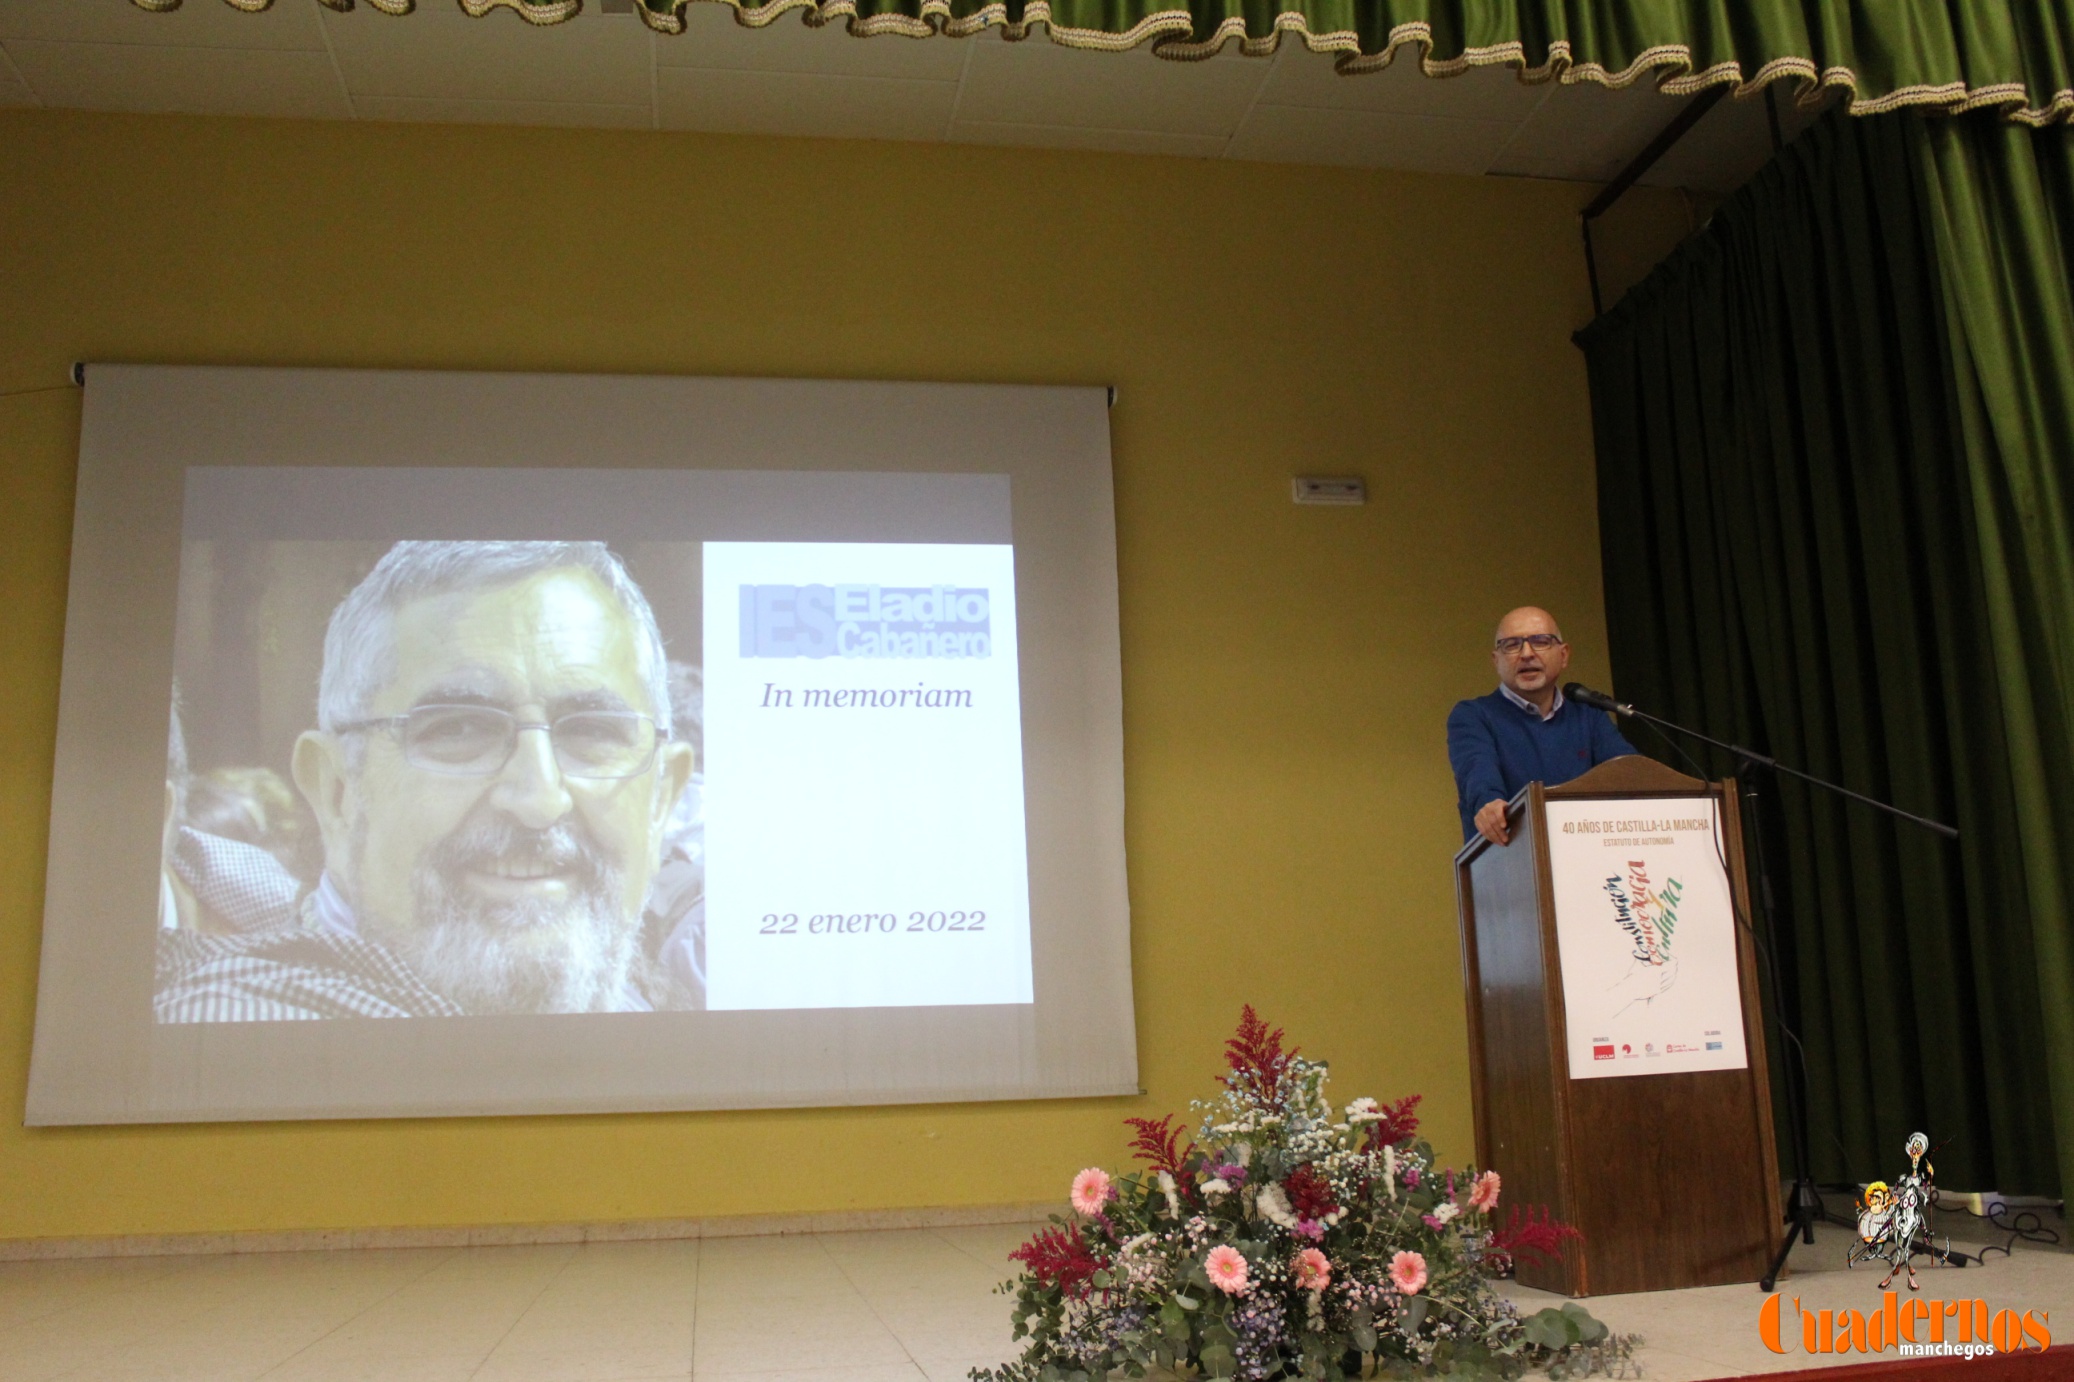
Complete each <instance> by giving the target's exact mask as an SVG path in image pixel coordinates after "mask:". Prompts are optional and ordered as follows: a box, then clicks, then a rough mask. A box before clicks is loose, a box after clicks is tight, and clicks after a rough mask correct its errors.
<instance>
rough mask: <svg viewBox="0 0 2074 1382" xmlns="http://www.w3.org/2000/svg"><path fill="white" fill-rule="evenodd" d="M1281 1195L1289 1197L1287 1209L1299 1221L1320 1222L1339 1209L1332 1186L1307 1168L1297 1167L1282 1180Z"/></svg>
mask: <svg viewBox="0 0 2074 1382" xmlns="http://www.w3.org/2000/svg"><path fill="white" fill-rule="evenodd" d="M1282 1193H1283V1194H1284V1195H1287V1196H1288V1197H1289V1207H1290V1208H1291V1209H1292V1210H1294V1211H1296V1217H1297V1218H1299V1219H1316V1220H1321V1221H1322V1220H1323V1219H1324V1218H1325V1216H1326V1215H1328V1214H1331V1213H1334V1212H1336V1211H1337V1210H1338V1209H1339V1201H1338V1200H1335V1199H1334V1198H1333V1197H1332V1186H1331V1185H1329V1184H1328V1183H1327V1182H1326V1180H1325V1178H1324V1177H1323V1176H1320V1175H1319V1174H1318V1173H1317V1172H1316V1171H1313V1170H1312V1169H1311V1168H1310V1167H1308V1166H1299V1167H1297V1168H1296V1169H1295V1170H1294V1171H1291V1172H1290V1173H1289V1174H1288V1175H1286V1176H1284V1177H1283V1178H1282Z"/></svg>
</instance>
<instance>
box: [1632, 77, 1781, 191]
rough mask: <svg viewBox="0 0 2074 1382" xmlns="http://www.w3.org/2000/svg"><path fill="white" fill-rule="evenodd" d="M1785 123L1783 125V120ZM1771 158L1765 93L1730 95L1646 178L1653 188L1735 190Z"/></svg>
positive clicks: (1659, 161)
mask: <svg viewBox="0 0 2074 1382" xmlns="http://www.w3.org/2000/svg"><path fill="white" fill-rule="evenodd" d="M1780 124H1781V126H1782V127H1783V126H1784V124H1785V122H1784V120H1783V119H1782V120H1781V121H1780ZM1640 151H1641V150H1640V149H1639V148H1638V149H1637V150H1636V152H1637V153H1639V152H1640ZM1771 156H1772V132H1771V121H1770V120H1769V119H1767V118H1766V116H1765V113H1764V97H1763V96H1758V97H1757V98H1756V99H1755V100H1742V101H1738V100H1736V99H1735V98H1734V97H1732V96H1728V97H1723V98H1722V99H1721V100H1720V101H1718V102H1716V103H1715V105H1714V108H1713V109H1712V110H1709V111H1708V112H1707V113H1706V114H1705V115H1703V116H1701V117H1700V121H1699V123H1698V124H1696V125H1694V126H1693V127H1692V128H1691V129H1689V130H1687V131H1686V132H1685V133H1684V134H1683V135H1682V136H1680V138H1679V140H1678V142H1677V143H1676V144H1673V145H1672V146H1671V147H1670V148H1669V149H1667V150H1665V151H1664V155H1663V157H1661V158H1659V159H1658V160H1657V161H1656V162H1655V164H1653V165H1652V166H1651V167H1650V169H1649V171H1648V172H1646V173H1644V174H1643V175H1642V178H1641V180H1642V181H1643V182H1645V183H1648V184H1649V185H1651V186H1653V187H1696V188H1699V189H1700V190H1702V191H1706V192H1732V191H1734V190H1735V189H1736V188H1738V187H1740V186H1742V185H1743V184H1744V183H1745V182H1747V181H1749V180H1750V176H1751V174H1753V173H1755V172H1756V171H1757V170H1758V169H1759V168H1762V167H1763V166H1764V165H1765V161H1766V160H1767V159H1769V158H1770V157H1771Z"/></svg>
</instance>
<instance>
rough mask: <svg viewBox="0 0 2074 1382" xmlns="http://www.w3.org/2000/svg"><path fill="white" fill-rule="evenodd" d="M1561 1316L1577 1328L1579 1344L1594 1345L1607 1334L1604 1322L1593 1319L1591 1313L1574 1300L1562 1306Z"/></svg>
mask: <svg viewBox="0 0 2074 1382" xmlns="http://www.w3.org/2000/svg"><path fill="white" fill-rule="evenodd" d="M1563 1314H1564V1315H1565V1316H1566V1317H1567V1318H1568V1319H1569V1320H1570V1322H1571V1323H1572V1324H1574V1325H1576V1326H1577V1338H1578V1342H1580V1343H1586V1344H1595V1343H1597V1342H1599V1340H1601V1339H1603V1338H1605V1337H1606V1335H1607V1333H1608V1332H1609V1331H1608V1330H1607V1328H1606V1326H1605V1324H1604V1322H1602V1321H1600V1320H1598V1319H1595V1318H1593V1316H1592V1313H1591V1311H1589V1310H1587V1309H1585V1308H1584V1307H1583V1306H1581V1305H1579V1304H1578V1303H1577V1302H1576V1301H1574V1300H1573V1301H1570V1302H1568V1303H1567V1304H1565V1305H1564V1306H1563Z"/></svg>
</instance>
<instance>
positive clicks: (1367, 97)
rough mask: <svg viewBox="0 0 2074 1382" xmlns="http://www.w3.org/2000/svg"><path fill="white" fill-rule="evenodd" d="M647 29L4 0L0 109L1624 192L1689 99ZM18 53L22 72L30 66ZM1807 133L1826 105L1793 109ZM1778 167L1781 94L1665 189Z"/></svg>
mask: <svg viewBox="0 0 2074 1382" xmlns="http://www.w3.org/2000/svg"><path fill="white" fill-rule="evenodd" d="M687 21H688V23H689V26H690V31H689V32H688V33H686V34H683V35H680V36H657V35H653V34H651V33H650V32H649V31H648V29H647V28H646V27H645V26H644V25H642V24H641V22H640V21H639V19H637V18H636V17H635V16H633V15H631V14H625V15H618V14H613V15H608V14H605V13H604V12H603V11H602V8H601V7H600V6H599V5H598V4H596V3H591V4H586V6H585V7H584V10H583V12H582V13H580V14H579V15H578V16H577V17H576V18H575V19H573V20H571V21H570V22H568V23H565V24H559V25H552V26H547V27H535V26H533V25H530V24H527V23H526V22H525V21H524V20H523V19H522V18H521V17H520V16H518V15H517V14H514V13H512V12H511V11H509V10H505V9H498V10H495V11H493V12H492V13H491V14H489V15H488V16H486V17H485V18H482V19H470V18H468V17H467V16H466V15H465V14H463V13H462V12H461V10H460V8H459V6H458V5H457V4H456V3H455V2H454V0H419V4H418V8H417V10H416V12H415V13H412V14H410V15H407V16H401V17H398V16H391V15H385V14H382V13H380V12H379V11H377V10H375V9H374V8H373V7H372V6H371V5H365V4H363V5H360V6H358V7H357V8H356V9H354V10H353V11H351V12H349V13H346V14H339V13H337V12H335V11H330V10H326V9H322V8H320V7H319V6H318V4H317V3H316V0H274V3H273V5H272V7H271V8H270V9H268V10H266V11H265V12H263V13H260V14H245V13H241V12H239V11H237V10H235V9H233V8H232V7H231V6H229V5H226V4H224V3H222V0H187V3H186V4H184V5H182V6H181V8H180V9H178V10H176V11H173V12H171V13H165V14H153V13H149V12H147V11H144V10H140V9H138V8H137V7H136V6H135V5H134V4H132V3H130V0H0V105H5V106H21V105H34V104H41V105H49V106H59V107H83V108H99V109H115V110H140V111H151V110H191V111H202V112H211V113H221V114H235V115H262V116H305V117H309V116H314V117H322V118H353V117H354V116H355V115H357V116H359V117H360V118H364V119H377V120H400V121H429V122H461V123H499V124H529V125H569V126H594V127H595V126H604V127H627V128H638V127H642V126H653V125H660V126H663V127H666V128H671V129H699V130H721V131H729V132H739V133H763V134H794V135H815V136H824V137H835V138H842V137H849V138H873V139H914V140H944V139H952V140H956V141H959V142H967V143H986V144H1008V145H1018V146H1042V147H1051V148H1070V149H1104V150H1115V151H1121V152H1131V153H1152V154H1170V155H1177V156H1183V157H1195V158H1215V157H1225V158H1241V159H1261V160H1269V161H1276V162H1302V163H1322V164H1341V165H1350V166H1355V167H1379V168H1402V169H1414V170H1423V171H1432V172H1447V173H1462V174H1476V173H1484V172H1490V173H1498V174H1505V175H1513V176H1525V177H1541V178H1562V179H1568V180H1576V181H1587V182H1603V181H1606V180H1608V179H1610V178H1612V177H1613V176H1614V175H1615V174H1616V173H1618V172H1619V171H1620V169H1622V168H1623V167H1624V166H1626V164H1627V163H1628V161H1629V160H1630V159H1631V158H1633V156H1634V155H1635V153H1636V152H1637V151H1638V150H1639V149H1641V148H1642V147H1643V146H1644V145H1646V144H1647V143H1649V141H1650V140H1651V139H1652V138H1654V137H1655V136H1656V134H1657V133H1658V132H1659V131H1661V130H1662V129H1663V128H1664V127H1665V126H1666V125H1667V124H1668V123H1669V122H1670V121H1671V120H1672V119H1674V118H1675V116H1676V115H1677V112H1678V110H1679V109H1680V108H1681V104H1682V102H1683V100H1684V99H1686V98H1673V97H1667V96H1664V95H1662V94H1661V93H1659V92H1657V91H1656V90H1655V88H1654V86H1653V84H1652V83H1651V82H1649V81H1647V80H1644V81H1642V82H1638V83H1636V84H1635V85H1633V86H1631V87H1629V88H1626V89H1624V90H1621V91H1607V90H1606V89H1604V88H1603V87H1599V86H1596V85H1591V84H1579V85H1576V86H1561V85H1558V84H1554V83H1544V84H1540V85H1535V86H1528V85H1523V84H1522V83H1521V82H1520V81H1519V80H1518V78H1517V76H1516V75H1515V74H1514V73H1513V71H1512V70H1511V69H1510V68H1506V67H1493V68H1482V69H1477V70H1475V71H1472V72H1469V73H1467V74H1465V75H1463V76H1461V77H1451V78H1431V77H1427V76H1425V75H1424V74H1423V73H1421V72H1420V71H1419V70H1418V63H1417V59H1416V57H1415V55H1414V54H1413V53H1412V52H1411V51H1410V50H1406V51H1404V52H1403V53H1401V54H1400V56H1399V58H1398V60H1397V61H1396V62H1394V63H1392V64H1391V66H1390V67H1388V68H1386V69H1384V70H1383V71H1381V72H1379V73H1369V74H1364V75H1362V76H1358V77H1342V76H1340V75H1338V73H1337V71H1336V69H1335V66H1334V62H1335V57H1334V55H1333V54H1329V53H1312V52H1310V51H1309V50H1307V49H1306V48H1304V46H1303V44H1302V42H1301V41H1300V40H1298V39H1295V38H1293V37H1289V38H1285V39H1284V41H1283V43H1282V45H1281V46H1280V48H1279V50H1278V51H1277V52H1276V54H1275V55H1274V56H1273V57H1272V58H1247V57H1243V56H1241V55H1239V54H1237V53H1236V52H1232V51H1229V50H1228V51H1227V52H1226V53H1224V54H1222V55H1220V56H1219V57H1216V58H1214V59H1211V60H1209V61H1207V62H1194V63H1190V62H1169V61H1166V60H1163V59H1160V58H1157V57H1155V56H1153V54H1152V53H1151V51H1150V50H1149V49H1147V48H1139V49H1136V50H1133V51H1131V52H1128V53H1093V52H1087V51H1084V50H1078V49H1069V48H1065V47H1061V46H1060V45H1058V44H1055V43H1052V42H1050V41H1049V40H1048V39H1047V38H1045V37H1043V36H1041V35H1040V36H1036V37H1032V38H1030V39H1028V40H1025V41H1022V42H1016V43H1010V42H1007V41H1005V40H1003V39H1002V38H1001V37H1000V36H999V34H998V31H993V32H989V33H988V34H986V35H983V36H981V37H979V38H976V39H971V40H952V39H944V38H940V37H939V38H928V39H909V38H902V37H898V36H895V35H882V36H879V37H875V38H869V39H860V38H855V37H852V36H851V35H850V34H849V33H848V32H847V31H846V30H845V29H844V28H843V27H842V26H841V25H840V24H835V25H828V26H824V27H821V28H811V27H809V26H807V25H806V24H804V23H802V22H800V21H799V19H798V18H797V17H795V16H786V17H784V18H781V19H779V20H778V21H776V22H775V23H774V24H772V25H770V26H768V27H766V28H763V29H750V28H747V27H745V26H742V25H740V24H738V23H736V22H735V20H734V17H733V11H732V10H731V9H730V8H728V7H727V6H725V5H719V4H696V5H693V6H691V7H690V9H689V10H688V12H687ZM10 59H11V62H10ZM1781 116H1782V124H1783V125H1784V127H1785V133H1786V134H1787V136H1788V137H1789V138H1790V137H1791V136H1792V134H1794V133H1795V132H1797V131H1798V130H1799V129H1800V128H1801V127H1802V126H1803V125H1804V124H1805V123H1806V122H1807V121H1808V120H1810V119H1812V118H1813V115H1812V114H1811V113H1809V112H1803V111H1800V110H1798V109H1796V108H1794V107H1793V106H1792V105H1791V103H1790V102H1788V103H1783V104H1782V107H1781ZM1770 149H1771V138H1770V127H1769V123H1768V122H1767V121H1766V119H1765V117H1764V112H1763V109H1762V102H1761V101H1755V100H1751V101H1741V102H1733V101H1730V102H1723V103H1721V104H1720V105H1717V106H1716V107H1715V108H1714V109H1713V110H1711V111H1710V112H1709V113H1708V114H1707V116H1706V118H1705V119H1703V120H1701V121H1700V122H1699V124H1698V125H1697V126H1696V127H1695V128H1694V129H1693V130H1692V131H1691V132H1690V133H1689V134H1688V135H1687V136H1686V138H1685V139H1684V140H1683V141H1682V142H1681V143H1680V144H1679V145H1678V146H1677V147H1675V148H1674V149H1673V150H1672V151H1671V152H1670V154H1669V155H1668V156H1667V157H1666V158H1665V159H1664V160H1662V162H1660V163H1659V164H1658V165H1657V167H1655V168H1654V169H1652V170H1651V171H1650V172H1649V173H1648V174H1646V175H1645V178H1644V181H1647V182H1650V183H1655V184H1659V185H1666V186H1689V187H1695V188H1699V189H1703V190H1706V191H1711V192H1717V193H1718V192H1725V191H1728V190H1731V189H1732V188H1734V187H1735V186H1737V185H1739V184H1740V183H1741V182H1743V181H1744V180H1745V179H1746V178H1747V177H1748V176H1749V174H1750V173H1751V172H1752V171H1754V170H1755V169H1756V168H1758V167H1760V166H1761V165H1762V164H1763V162H1764V160H1765V159H1766V158H1767V157H1768V156H1769V154H1770Z"/></svg>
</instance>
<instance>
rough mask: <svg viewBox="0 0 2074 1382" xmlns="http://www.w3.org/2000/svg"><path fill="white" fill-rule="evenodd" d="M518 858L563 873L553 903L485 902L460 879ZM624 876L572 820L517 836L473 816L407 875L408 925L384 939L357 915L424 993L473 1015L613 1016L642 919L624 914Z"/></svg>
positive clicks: (491, 818) (625, 994) (376, 924)
mask: <svg viewBox="0 0 2074 1382" xmlns="http://www.w3.org/2000/svg"><path fill="white" fill-rule="evenodd" d="M514 856H517V857H526V858H533V859H540V860H547V861H552V862H553V863H554V864H555V865H556V866H558V867H565V868H568V867H573V868H574V869H575V871H576V875H577V886H576V888H575V890H574V892H573V893H572V895H571V896H570V897H569V898H568V899H567V900H566V901H562V902H544V901H531V902H516V903H501V902H486V901H484V900H483V899H482V898H480V897H478V896H477V895H475V894H474V893H473V892H472V891H470V890H469V888H468V887H467V885H466V883H465V882H464V881H463V877H464V875H465V873H466V872H467V870H468V868H469V866H470V863H471V861H477V860H484V859H496V858H509V857H514ZM624 885H625V873H624V870H623V869H622V868H621V867H620V866H619V864H618V863H617V862H616V861H614V860H612V859H611V858H609V857H608V856H607V855H606V854H605V852H604V851H603V850H602V849H601V848H600V847H599V846H598V845H597V843H596V842H595V841H594V840H592V839H591V838H590V837H589V833H588V832H587V831H584V830H583V829H582V828H581V827H580V826H578V825H574V824H572V823H571V822H570V821H563V822H561V823H559V824H557V825H555V826H552V827H550V828H549V829H547V830H542V831H534V830H527V829H525V828H523V827H521V826H518V825H516V824H514V823H513V822H511V821H510V820H509V819H508V818H506V817H503V816H501V815H498V814H495V813H488V812H483V811H478V812H477V813H476V814H474V815H471V816H470V817H469V818H468V819H467V820H465V821H463V822H462V823H461V825H460V826H458V827H457V828H456V829H455V830H454V832H453V833H452V834H451V835H449V836H448V837H447V838H446V839H444V840H442V841H440V843H439V844H438V845H436V846H434V847H433V848H432V849H431V850H430V851H429V852H428V853H427V854H426V856H425V858H424V859H423V861H422V862H420V864H419V865H418V867H417V869H416V871H415V872H414V873H413V875H412V877H411V895H412V898H413V901H414V903H415V913H416V915H415V917H414V918H413V924H412V925H410V926H409V927H407V928H400V929H398V930H397V931H395V932H393V933H392V932H391V931H390V929H389V928H388V927H386V926H385V925H383V924H382V923H381V921H380V919H378V918H374V917H365V916H364V917H362V918H361V925H362V926H363V928H365V929H367V930H368V931H369V932H370V935H371V938H372V939H375V940H378V941H380V942H381V943H382V944H383V945H385V946H387V947H388V948H389V949H391V950H393V951H394V952H395V953H396V954H397V956H398V957H399V958H401V959H402V960H403V962H404V963H405V964H407V965H409V966H410V967H411V969H412V970H413V971H414V972H415V973H416V974H417V976H418V977H419V978H420V979H422V980H423V981H424V982H425V983H426V985H428V986H429V987H431V988H433V989H435V990H437V991H438V992H439V993H442V994H444V995H446V996H447V997H448V998H451V999H452V1000H453V1001H454V1002H456V1003H458V1004H460V1005H461V1007H463V1008H465V1009H466V1010H467V1011H468V1012H470V1013H471V1014H489V1013H571V1012H611V1011H616V1010H620V1009H623V1008H624V1007H625V1006H626V1005H627V1002H628V1000H629V997H630V995H631V992H632V990H631V988H630V979H631V976H632V972H633V968H634V964H635V960H636V958H637V956H638V954H639V939H640V925H641V917H640V914H639V912H638V911H636V912H632V913H631V914H629V912H628V911H627V910H626V909H625V908H624V907H623V905H622V903H621V898H622V897H624V896H625V889H624Z"/></svg>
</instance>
